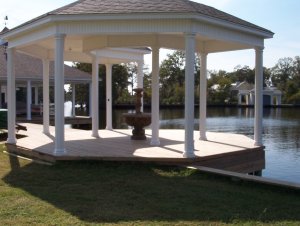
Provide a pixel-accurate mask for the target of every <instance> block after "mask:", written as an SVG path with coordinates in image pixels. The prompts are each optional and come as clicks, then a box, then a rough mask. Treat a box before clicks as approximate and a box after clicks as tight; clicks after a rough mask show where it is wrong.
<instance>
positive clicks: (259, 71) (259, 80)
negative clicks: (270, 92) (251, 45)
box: [254, 47, 263, 146]
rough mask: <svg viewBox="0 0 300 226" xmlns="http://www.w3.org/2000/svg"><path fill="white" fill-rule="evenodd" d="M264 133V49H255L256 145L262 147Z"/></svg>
mask: <svg viewBox="0 0 300 226" xmlns="http://www.w3.org/2000/svg"><path fill="white" fill-rule="evenodd" d="M262 131H263V48H262V47H257V48H256V49H255V124H254V141H255V143H254V144H255V145H257V146H261V145H262Z"/></svg>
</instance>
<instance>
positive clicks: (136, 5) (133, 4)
mask: <svg viewBox="0 0 300 226" xmlns="http://www.w3.org/2000/svg"><path fill="white" fill-rule="evenodd" d="M147 13H188V14H196V15H197V14H198V15H200V16H204V17H207V18H211V19H216V20H220V21H225V22H229V23H232V24H237V25H241V26H244V27H249V28H252V29H253V28H254V29H257V30H261V31H264V32H267V33H270V34H273V33H272V32H271V31H269V30H267V29H265V28H262V27H260V26H257V25H255V24H252V23H249V22H247V21H245V20H242V19H240V18H238V17H235V16H232V15H230V14H228V13H225V12H223V11H220V10H218V9H215V8H213V7H210V6H207V5H204V4H201V3H197V2H193V1H189V0H163V1H161V0H79V1H76V2H73V3H71V4H68V5H66V6H63V7H61V8H58V9H56V10H54V11H51V12H49V13H46V14H44V15H41V16H39V17H37V18H35V19H33V20H30V21H28V22H26V23H24V24H22V25H20V26H19V27H22V26H24V25H26V24H30V23H32V22H34V21H36V20H40V19H42V18H44V17H47V16H51V15H89V14H100V15H105V14H147ZM6 31H8V30H3V31H2V32H3V33H5V32H6Z"/></svg>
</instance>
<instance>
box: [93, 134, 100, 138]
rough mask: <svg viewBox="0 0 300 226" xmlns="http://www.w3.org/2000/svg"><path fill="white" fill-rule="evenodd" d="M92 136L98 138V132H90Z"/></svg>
mask: <svg viewBox="0 0 300 226" xmlns="http://www.w3.org/2000/svg"><path fill="white" fill-rule="evenodd" d="M92 137H95V138H100V136H99V134H98V133H93V134H92Z"/></svg>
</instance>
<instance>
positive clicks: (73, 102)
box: [72, 83, 76, 117]
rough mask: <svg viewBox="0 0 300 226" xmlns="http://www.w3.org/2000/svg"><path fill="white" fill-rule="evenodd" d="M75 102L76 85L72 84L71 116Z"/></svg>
mask: <svg viewBox="0 0 300 226" xmlns="http://www.w3.org/2000/svg"><path fill="white" fill-rule="evenodd" d="M75 104H76V86H75V83H73V84H72V116H73V117H75V116H76V114H75Z"/></svg>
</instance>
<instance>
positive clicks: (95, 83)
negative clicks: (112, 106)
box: [91, 57, 99, 138]
mask: <svg viewBox="0 0 300 226" xmlns="http://www.w3.org/2000/svg"><path fill="white" fill-rule="evenodd" d="M98 62H99V61H98V59H97V58H96V57H95V58H94V59H93V63H92V105H91V107H92V137H95V138H99V132H98V130H99V96H98V93H99V74H98V73H99V63H98Z"/></svg>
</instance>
